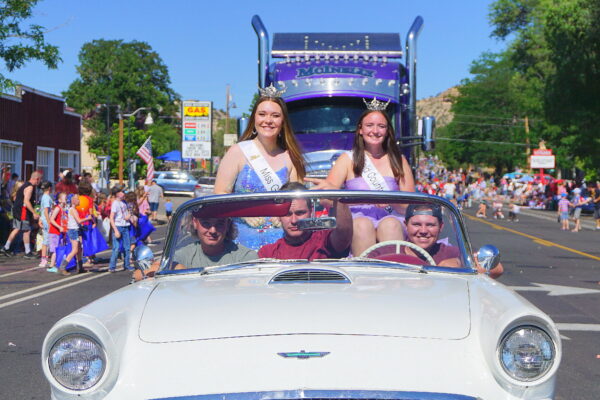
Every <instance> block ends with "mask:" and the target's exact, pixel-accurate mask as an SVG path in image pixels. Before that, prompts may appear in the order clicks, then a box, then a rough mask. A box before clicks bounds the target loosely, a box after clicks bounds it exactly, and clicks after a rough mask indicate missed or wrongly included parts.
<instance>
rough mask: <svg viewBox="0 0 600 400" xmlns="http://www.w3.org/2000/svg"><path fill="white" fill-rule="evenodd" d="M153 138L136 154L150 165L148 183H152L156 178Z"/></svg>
mask: <svg viewBox="0 0 600 400" xmlns="http://www.w3.org/2000/svg"><path fill="white" fill-rule="evenodd" d="M151 138H152V136H150V137H148V139H146V141H145V142H144V144H143V145H142V147H140V149H139V150H138V151H137V152H136V153H135V154H137V155H138V156H140V158H141V159H142V160H143V161H144V162H145V163H146V164H147V165H148V168H147V171H146V182H151V181H152V179H153V178H154V159H153V158H152V141H151V140H150V139H151Z"/></svg>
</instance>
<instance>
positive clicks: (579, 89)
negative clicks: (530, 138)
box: [490, 0, 600, 178]
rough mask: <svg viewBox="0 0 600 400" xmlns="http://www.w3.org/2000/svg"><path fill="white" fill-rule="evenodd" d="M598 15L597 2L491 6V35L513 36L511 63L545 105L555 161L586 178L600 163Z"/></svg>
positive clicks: (528, 0) (545, 0)
mask: <svg viewBox="0 0 600 400" xmlns="http://www.w3.org/2000/svg"><path fill="white" fill-rule="evenodd" d="M599 17H600V4H599V2H598V1H597V0H561V1H554V0H497V1H495V2H493V3H492V5H491V7H490V22H491V23H492V26H493V27H494V31H493V34H492V35H493V36H495V37H497V38H499V39H503V40H505V39H507V38H511V41H510V42H509V48H510V49H511V51H512V62H513V64H514V66H515V68H516V70H517V71H518V72H519V73H521V75H522V81H523V82H524V84H525V85H526V86H528V87H529V88H531V89H532V90H531V92H530V93H527V96H528V98H529V99H535V101H536V102H539V103H540V104H541V108H542V110H543V113H542V116H543V119H544V123H546V124H547V129H546V130H545V132H544V138H545V139H547V141H548V145H549V146H550V147H552V148H554V149H555V150H556V153H558V155H559V157H558V158H557V165H558V166H559V167H561V168H571V167H574V166H577V167H579V168H581V169H583V170H584V171H585V172H586V174H587V176H588V178H595V177H596V176H597V175H596V174H597V173H598V172H597V168H598V165H599V164H600V154H599V152H598V151H597V149H598V148H600V139H599V138H598V135H597V133H596V129H597V128H596V127H597V126H598V125H599V123H600V100H598V95H597V93H598V92H599V90H600V28H599V26H598V23H597V21H598V18H599ZM524 95H525V93H524ZM523 97H525V96H523Z"/></svg>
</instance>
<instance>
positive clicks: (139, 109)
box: [119, 107, 154, 185]
mask: <svg viewBox="0 0 600 400" xmlns="http://www.w3.org/2000/svg"><path fill="white" fill-rule="evenodd" d="M150 109H151V108H150V107H140V108H138V109H137V110H135V111H134V112H132V113H129V114H124V113H122V112H121V110H120V109H119V185H123V146H124V144H123V117H125V118H129V117H132V116H135V115H136V114H137V113H139V112H140V111H143V110H150ZM153 123H154V120H153V119H152V114H150V113H148V115H147V116H146V120H145V121H144V124H145V125H151V124H153ZM128 138H129V139H130V140H129V146H130V147H131V132H129V135H128ZM132 174H133V171H132V169H131V168H130V169H129V177H130V178H129V179H130V181H131V176H132Z"/></svg>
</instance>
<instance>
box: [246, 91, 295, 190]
mask: <svg viewBox="0 0 600 400" xmlns="http://www.w3.org/2000/svg"><path fill="white" fill-rule="evenodd" d="M264 101H272V102H273V103H276V104H278V105H279V107H281V113H282V115H283V124H282V127H283V129H282V130H283V134H281V132H280V134H279V135H278V136H277V145H278V146H279V147H280V148H282V149H283V150H287V151H288V154H289V155H290V159H291V160H292V164H293V165H294V168H296V174H297V176H298V179H299V180H303V179H304V176H306V167H305V166H304V157H302V152H301V151H300V146H299V145H298V142H297V141H296V136H295V135H294V130H293V129H292V124H291V122H290V117H289V115H288V110H287V107H286V105H285V102H284V101H283V100H282V99H281V98H280V97H260V98H259V99H258V100H257V101H256V103H255V104H254V107H253V108H252V114H250V118H249V120H248V127H247V128H246V130H245V131H244V134H243V135H242V137H241V139H240V141H244V140H252V139H254V138H255V137H256V135H257V132H256V130H255V129H256V125H255V121H256V109H257V108H258V105H259V104H260V103H262V102H264Z"/></svg>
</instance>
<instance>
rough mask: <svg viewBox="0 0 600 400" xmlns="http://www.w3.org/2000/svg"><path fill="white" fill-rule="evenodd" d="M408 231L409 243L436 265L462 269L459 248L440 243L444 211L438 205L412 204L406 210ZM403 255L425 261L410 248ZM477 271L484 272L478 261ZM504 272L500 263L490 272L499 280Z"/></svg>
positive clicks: (405, 248) (491, 275) (406, 248)
mask: <svg viewBox="0 0 600 400" xmlns="http://www.w3.org/2000/svg"><path fill="white" fill-rule="evenodd" d="M405 218H406V219H405V221H406V230H407V233H408V234H407V236H408V237H407V239H408V241H410V242H412V243H414V244H416V245H417V246H419V247H420V248H422V249H424V250H426V251H427V252H428V253H429V254H430V255H431V257H432V258H433V260H434V261H435V263H436V265H439V266H443V267H453V268H460V267H462V263H461V260H460V251H459V250H458V247H456V246H452V245H447V244H445V243H440V242H438V240H439V237H440V233H441V231H442V229H443V227H444V223H443V220H442V209H441V207H440V206H439V205H436V204H411V205H409V206H408V207H407V208H406V217H405ZM402 252H403V254H408V255H411V256H415V257H418V258H420V259H422V260H424V257H423V255H422V254H420V253H419V252H417V251H414V250H412V249H410V248H408V247H403V248H402ZM475 262H476V265H477V270H478V271H479V272H484V270H483V268H482V267H481V266H480V265H479V263H478V261H477V256H476V255H475ZM503 272H504V268H503V266H502V263H498V265H496V266H495V267H494V268H492V269H491V270H490V272H489V276H490V277H491V278H497V277H499V276H500V275H502V273H503Z"/></svg>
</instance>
